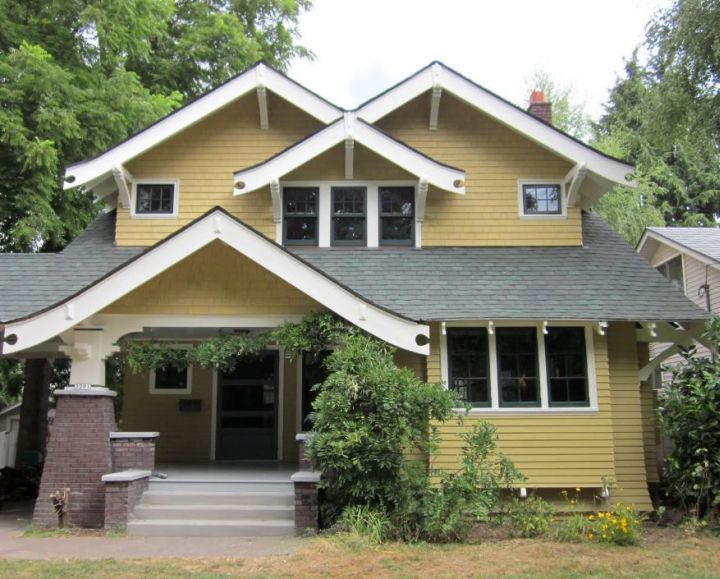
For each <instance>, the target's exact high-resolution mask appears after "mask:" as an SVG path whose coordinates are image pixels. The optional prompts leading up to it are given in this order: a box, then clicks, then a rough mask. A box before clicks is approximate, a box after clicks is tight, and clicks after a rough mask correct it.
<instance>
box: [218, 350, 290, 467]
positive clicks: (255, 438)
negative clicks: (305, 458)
mask: <svg viewBox="0 0 720 579" xmlns="http://www.w3.org/2000/svg"><path fill="white" fill-rule="evenodd" d="M277 398H278V353H277V352H272V351H268V352H265V353H264V354H262V355H260V356H258V357H257V358H250V359H246V360H241V361H239V362H238V364H237V366H235V368H234V369H233V370H232V371H229V372H219V374H218V402H217V403H218V411H217V448H216V449H215V458H216V459H218V460H243V459H245V460H248V459H249V460H252V459H255V460H260V459H276V458H277V434H278V433H277V422H278V417H277Z"/></svg>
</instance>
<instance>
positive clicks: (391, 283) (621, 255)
mask: <svg viewBox="0 0 720 579" xmlns="http://www.w3.org/2000/svg"><path fill="white" fill-rule="evenodd" d="M114 230H115V213H114V212H112V213H108V214H103V215H101V216H100V217H98V219H96V220H95V221H94V222H93V223H92V224H91V225H90V227H88V229H87V230H86V231H85V232H83V233H82V234H81V235H80V236H78V237H77V238H76V239H75V240H74V241H73V242H72V243H71V244H70V245H69V246H68V247H67V248H66V249H65V250H64V251H62V252H60V253H57V254H32V255H27V254H0V320H3V321H11V320H14V319H18V318H22V317H25V316H29V315H31V314H33V313H35V312H38V311H40V310H43V309H46V308H49V307H51V306H53V305H55V304H57V303H59V302H61V301H63V300H65V299H67V298H69V297H70V296H72V295H74V294H75V293H77V292H79V291H81V290H82V289H83V288H85V287H87V286H88V285H90V284H92V283H93V282H95V281H97V280H98V279H99V278H101V277H103V276H105V275H107V274H108V273H110V272H111V271H113V270H114V269H116V268H118V267H120V266H121V265H122V264H124V263H126V262H127V261H128V260H130V259H132V258H133V257H136V256H138V255H139V254H140V253H142V252H143V251H144V250H145V249H146V248H137V247H116V246H115V245H114ZM583 235H584V246H583V247H546V248H529V247H518V248H509V247H497V248H492V247H466V248H425V249H409V248H381V249H357V248H355V249H350V248H348V249H336V248H332V249H310V248H302V249H296V250H294V251H293V252H294V253H295V255H297V256H298V257H300V258H302V259H304V260H305V261H307V262H308V263H310V264H311V265H312V266H314V267H315V268H317V269H319V270H320V271H322V272H323V273H325V274H326V275H328V276H329V277H331V278H333V279H334V280H336V281H337V282H339V283H340V284H342V285H344V286H346V287H347V288H349V289H351V290H353V291H355V292H356V293H358V294H360V295H361V296H363V297H364V298H365V299H366V300H367V301H369V302H372V303H375V304H377V305H378V306H381V307H383V308H386V309H389V310H391V311H393V312H396V313H398V314H401V315H404V316H406V317H410V318H412V319H415V320H425V321H431V320H459V319H495V320H501V319H537V320H543V319H577V320H609V321H610V320H655V321H662V320H668V321H676V320H677V321H681V320H700V319H704V318H705V317H706V316H707V314H705V312H704V311H703V310H701V309H700V308H698V307H696V306H695V305H694V304H692V302H690V300H688V299H687V298H686V297H685V296H684V295H683V294H682V292H681V291H680V290H678V289H677V288H676V287H675V286H674V285H672V284H671V283H670V282H668V281H667V280H666V279H665V278H664V277H663V276H661V275H660V274H659V273H657V272H656V271H655V270H654V269H653V268H651V267H650V266H649V265H648V264H647V263H646V262H645V261H644V260H643V258H642V257H641V256H640V255H638V254H637V253H635V251H633V250H632V249H631V248H630V247H629V246H628V245H627V244H626V243H625V242H624V241H623V240H622V239H620V238H619V237H618V236H617V235H616V234H615V233H614V232H613V231H612V230H611V229H610V228H609V227H608V226H607V225H606V224H605V223H604V222H603V221H602V220H601V219H600V218H599V217H598V216H597V215H594V214H584V215H583Z"/></svg>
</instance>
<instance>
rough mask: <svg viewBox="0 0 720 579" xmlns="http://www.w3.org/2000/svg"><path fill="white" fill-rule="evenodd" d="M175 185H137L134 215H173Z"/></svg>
mask: <svg viewBox="0 0 720 579" xmlns="http://www.w3.org/2000/svg"><path fill="white" fill-rule="evenodd" d="M174 213H175V185H174V184H173V183H138V184H137V186H136V188H135V214H136V215H173V214H174Z"/></svg>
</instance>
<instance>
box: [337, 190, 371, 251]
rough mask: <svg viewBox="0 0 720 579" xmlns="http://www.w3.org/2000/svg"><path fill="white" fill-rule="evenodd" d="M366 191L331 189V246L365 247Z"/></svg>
mask: <svg viewBox="0 0 720 579" xmlns="http://www.w3.org/2000/svg"><path fill="white" fill-rule="evenodd" d="M366 193H367V189H366V188H365V187H333V188H332V230H331V232H332V244H333V245H365V244H366V243H365V233H366V230H367V203H366V198H367V197H366Z"/></svg>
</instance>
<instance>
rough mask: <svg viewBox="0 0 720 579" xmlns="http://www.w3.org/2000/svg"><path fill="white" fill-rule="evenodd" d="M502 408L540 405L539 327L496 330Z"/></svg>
mask: <svg viewBox="0 0 720 579" xmlns="http://www.w3.org/2000/svg"><path fill="white" fill-rule="evenodd" d="M496 348H497V364H498V380H499V381H500V384H499V391H500V405H501V406H539V405H540V392H539V389H538V374H539V372H538V351H537V350H538V348H537V330H536V328H498V329H497V331H496Z"/></svg>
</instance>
